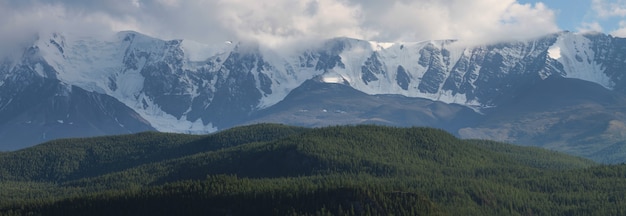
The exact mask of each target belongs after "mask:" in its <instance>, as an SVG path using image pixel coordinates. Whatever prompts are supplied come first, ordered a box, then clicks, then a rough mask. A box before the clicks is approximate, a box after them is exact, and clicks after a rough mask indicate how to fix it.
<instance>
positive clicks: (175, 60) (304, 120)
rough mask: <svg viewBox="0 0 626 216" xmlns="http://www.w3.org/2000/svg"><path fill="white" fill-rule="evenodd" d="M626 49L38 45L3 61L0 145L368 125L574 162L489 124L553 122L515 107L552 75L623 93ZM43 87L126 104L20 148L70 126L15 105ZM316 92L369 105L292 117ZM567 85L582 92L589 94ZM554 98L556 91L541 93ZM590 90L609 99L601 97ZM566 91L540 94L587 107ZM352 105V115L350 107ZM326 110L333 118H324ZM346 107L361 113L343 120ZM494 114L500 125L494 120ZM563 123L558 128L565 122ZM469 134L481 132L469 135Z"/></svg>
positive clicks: (125, 37)
mask: <svg viewBox="0 0 626 216" xmlns="http://www.w3.org/2000/svg"><path fill="white" fill-rule="evenodd" d="M624 41H625V39H622V38H615V37H612V36H609V35H603V34H576V33H570V32H560V33H555V34H550V35H546V36H545V37H541V38H537V39H533V40H528V41H512V42H504V43H498V44H487V45H475V46H469V45H467V44H463V43H461V42H459V41H453V40H439V41H424V42H398V43H381V42H372V41H363V40H357V39H350V38H334V39H329V40H326V41H323V42H321V43H319V44H314V45H310V46H308V45H302V46H299V47H301V48H294V49H292V50H290V51H284V50H274V49H271V48H268V47H266V46H264V45H263V44H259V43H255V42H250V41H242V42H235V43H230V42H229V43H223V44H215V45H203V44H199V43H195V42H193V41H188V40H169V41H166V40H161V39H158V38H153V37H149V36H146V35H142V34H140V33H137V32H119V33H117V34H114V35H112V36H102V37H99V38H98V37H81V36H75V35H69V34H62V33H49V34H46V33H42V34H40V35H39V37H38V38H37V40H35V41H34V42H33V44H32V46H30V47H26V48H25V49H24V53H22V54H21V58H18V59H17V60H15V61H11V60H9V59H7V60H5V61H2V64H1V65H0V116H11V118H12V117H13V116H23V118H20V119H17V120H16V119H9V118H8V117H7V118H4V119H1V120H0V128H3V129H6V131H7V132H11V133H10V134H11V136H12V137H9V135H7V134H9V133H4V134H0V135H2V136H0V138H2V139H3V140H4V139H5V138H6V140H8V139H9V138H11V139H12V142H11V143H4V142H3V143H2V146H1V147H0V149H4V150H7V149H18V148H23V147H26V146H29V145H33V144H34V143H35V142H38V141H45V140H49V139H52V138H58V137H78V136H85V135H87V136H91V135H106V134H120V133H132V132H138V131H146V130H158V131H166V132H180V133H192V134H205V133H209V132H214V131H217V130H222V129H226V128H230V127H233V126H236V125H241V124H248V123H254V122H263V121H270V122H284V123H290V124H297V125H309V126H312V125H332V124H359V123H377V124H387V125H400V126H407V125H410V126H413V125H420V126H432V127H438V128H444V129H447V130H449V131H450V132H452V133H454V134H458V135H466V134H470V135H468V136H465V137H480V138H488V139H496V140H506V141H511V142H515V143H519V144H526V145H546V146H547V147H550V148H553V149H557V150H563V151H568V152H573V153H577V154H578V152H580V151H578V150H575V151H570V148H573V147H571V146H568V145H567V143H569V142H570V141H569V140H568V139H569V138H567V136H569V135H565V134H564V136H562V138H559V140H555V141H554V142H560V143H561V144H558V145H557V144H554V142H552V141H551V142H547V141H545V140H542V139H535V138H533V137H535V135H532V136H530V137H529V136H523V135H506V136H504V135H502V134H503V133H508V132H500V131H498V130H496V131H495V132H493V130H491V131H492V132H490V131H487V132H484V131H485V130H482V129H481V128H498V129H499V128H505V129H506V128H508V127H507V126H506V125H505V124H506V122H500V123H493V124H495V125H496V126H494V125H493V124H492V123H490V122H493V121H494V119H500V117H498V114H497V113H509V114H511V113H514V115H512V116H511V117H512V119H510V121H511V122H520V121H526V120H525V119H528V118H527V117H524V116H525V115H526V114H528V115H532V116H537V115H541V113H549V112H551V111H549V110H540V109H538V108H530V107H542V108H545V109H549V108H548V107H545V106H543V105H542V104H541V101H540V100H529V101H528V102H529V103H528V104H524V106H521V107H527V108H529V109H530V110H534V112H535V113H534V114H533V113H529V112H521V113H520V115H517V113H516V112H513V110H515V108H516V106H513V105H511V104H513V103H514V100H516V97H518V96H519V95H524V94H530V93H526V92H527V91H530V90H532V89H533V86H537V85H544V84H545V83H550V82H551V81H550V80H548V79H549V78H550V77H562V78H573V79H578V80H583V81H588V82H591V83H595V84H597V85H599V86H601V87H602V88H604V89H605V90H606V91H610V92H614V93H616V94H624V93H625V92H624V91H623V90H624V89H625V88H624V87H623V86H624V85H626V84H625V83H624V80H626V79H622V76H623V75H622V70H621V68H624V67H626V63H625V61H624V55H623V52H624V50H626V43H625V42H624ZM37 80H51V81H52V82H58V83H60V84H61V85H64V86H68V88H76V90H75V91H66V92H67V94H68V95H69V97H75V98H79V97H82V96H72V95H73V94H74V92H77V94H78V92H86V94H93V95H100V96H98V97H102V98H109V99H112V100H116V102H110V103H111V104H112V103H117V104H118V105H119V106H118V105H115V106H114V107H107V108H106V109H105V110H113V109H114V110H116V111H111V112H108V113H107V111H104V110H103V109H102V108H101V107H103V106H95V105H94V106H85V107H81V108H80V109H77V110H80V112H85V113H104V114H101V115H104V116H105V117H101V118H83V120H82V121H84V124H85V125H91V126H89V127H87V128H91V129H90V130H88V131H85V130H75V129H73V128H72V127H66V128H64V129H63V130H62V132H57V133H56V135H54V136H51V135H50V134H49V133H48V132H47V129H46V128H43V129H42V128H36V129H30V130H20V132H22V133H21V134H20V135H19V136H22V137H31V138H32V139H23V140H19V139H13V137H15V135H13V134H17V133H14V131H13V130H10V129H11V128H23V126H20V124H23V123H24V122H35V121H40V120H37V118H46V119H54V120H52V121H57V120H63V119H59V118H60V117H59V116H64V115H65V116H67V113H66V112H63V111H58V112H54V113H51V112H44V113H45V114H44V115H43V117H42V116H41V115H39V117H37V114H34V113H33V112H28V110H31V106H37V107H40V109H42V110H56V109H55V104H51V103H46V104H39V103H17V102H18V101H20V100H22V99H18V98H20V97H27V96H28V97H30V98H32V100H34V101H46V100H47V99H46V97H49V94H48V93H49V92H45V91H47V90H46V89H44V88H38V87H35V88H34V89H35V90H37V92H30V93H29V91H32V90H29V89H32V88H33V87H31V84H32V83H37V82H39V81H37ZM311 80H316V81H318V82H322V83H329V84H343V85H345V86H346V87H348V86H349V87H350V88H352V89H354V90H356V91H358V92H362V93H364V94H357V93H354V94H352V93H351V94H350V96H349V97H355V98H353V99H354V100H347V99H346V98H340V97H335V98H333V100H334V101H328V102H323V103H320V104H319V105H315V104H313V103H310V102H309V103H308V104H307V105H306V106H308V107H313V108H314V109H315V110H318V111H319V110H322V111H323V110H324V109H325V110H326V111H327V113H319V114H315V113H311V112H309V113H306V114H305V113H297V112H296V110H298V111H299V110H309V109H308V108H306V107H304V106H300V105H296V103H299V104H302V103H303V102H302V101H299V102H296V101H298V100H297V98H296V96H295V95H297V94H300V95H302V96H300V97H303V98H307V100H314V101H323V100H324V99H323V98H325V97H324V96H323V94H333V93H331V92H330V91H333V90H331V89H328V90H327V91H313V92H312V93H315V92H317V95H310V96H306V94H308V93H309V92H306V91H301V92H300V93H298V92H294V93H293V94H292V91H294V90H297V89H299V87H301V86H302V85H303V84H304V85H307V83H310V82H309V81H311ZM546 80H547V81H546ZM568 85H571V87H569V88H572V89H574V90H575V89H576V88H577V87H578V86H583V88H584V86H585V85H586V84H581V83H570V84H568ZM302 88H306V86H302ZM302 88H300V90H302ZM320 88H322V87H320ZM79 89H81V90H79ZM345 89H346V88H336V89H335V90H340V91H344V90H345ZM585 89H586V88H585ZM345 91H348V90H345ZM545 91H551V90H550V89H548V88H546V89H545ZM589 91H590V92H598V93H600V94H604V93H603V91H599V90H598V91H597V90H594V89H589ZM559 92H560V93H559V94H558V95H557V94H553V93H552V92H538V91H535V92H534V93H533V95H539V96H540V95H543V94H546V95H553V97H555V98H563V99H565V98H570V95H576V96H575V97H578V94H576V93H574V92H573V91H559ZM27 94H28V95H27ZM338 94H340V95H342V94H347V93H345V92H344V93H338ZM389 95H401V96H404V97H397V96H396V97H394V96H389ZM581 95H584V94H581ZM589 95H591V97H593V96H592V94H589ZM374 97H377V98H374ZM358 98H360V99H358ZM416 98H417V99H416ZM413 99H415V100H413ZM81 100H83V99H81ZM107 100H108V99H107ZM281 101H282V102H281ZM347 101H352V103H353V104H345V103H346V102H347ZM574 101H576V102H575V103H574ZM574 101H572V102H571V103H564V105H567V106H568V107H564V109H565V110H578V111H577V112H581V111H584V112H585V113H591V112H592V111H590V110H593V109H595V108H593V107H589V106H587V107H588V108H591V109H589V110H587V109H583V108H584V107H586V106H584V104H585V102H584V101H579V100H575V99H574ZM87 103H88V104H97V103H95V102H87ZM107 103H109V102H107ZM324 103H326V104H324ZM342 103H344V104H342ZM376 103H379V105H378V106H377V104H376ZM533 103H534V104H533ZM321 104H324V106H328V107H330V108H325V107H321ZM360 105H362V106H360ZM596 105H598V106H601V107H602V108H599V109H601V110H602V109H604V108H603V107H605V106H610V105H607V104H606V103H602V104H596ZM122 106H125V108H122ZM104 107H106V106H104ZM296 107H297V108H296ZM348 108H349V109H351V110H352V111H353V112H352V113H348V111H349V110H347V109H348ZM344 109H346V110H344ZM469 109H472V110H474V113H471V112H469ZM506 109H511V111H507V110H506ZM311 110H313V109H311ZM493 110H498V111H493ZM607 110H610V109H608V108H607ZM77 112H79V111H77ZM343 112H346V113H343ZM38 113H39V112H38ZM492 113H494V114H493V115H495V116H490V115H492ZM525 113H526V114H525ZM602 113H603V114H602V115H605V117H603V118H597V120H598V122H597V124H599V125H613V126H612V129H610V131H619V126H620V122H621V117H620V114H619V113H613V114H611V113H610V112H608V111H607V112H604V111H602ZM300 114H302V115H300ZM329 114H330V115H329ZM478 114H481V115H482V117H481V116H480V115H478ZM77 115H78V114H77ZM568 115H569V114H563V115H559V116H560V117H561V118H565V117H566V116H568ZM70 116H72V115H70ZM291 117H296V118H295V119H294V118H291ZM115 119H117V121H123V122H120V124H117V125H111V124H116V122H115V121H116V120H115ZM589 119H593V117H590V118H589ZM63 122H65V120H63ZM564 122H565V121H564ZM566 124H569V123H566ZM572 124H574V122H572ZM122 125H123V126H122ZM81 128H84V127H81ZM465 128H466V130H463V131H459V129H465ZM472 128H474V129H476V130H477V131H478V132H471V133H468V131H471V130H472ZM523 130H524V129H520V131H518V129H515V128H514V130H513V129H512V131H511V132H510V133H514V134H515V133H519V134H523V133H526V132H524V131H523ZM3 131H5V130H3ZM481 131H483V132H481ZM15 132H17V131H15ZM553 132H559V130H554V131H553ZM560 132H563V130H561V131H560ZM588 132H589V134H588V137H593V136H605V135H606V136H614V135H615V134H613V135H611V134H608V135H607V134H604V133H602V131H601V130H596V131H588ZM532 133H537V134H536V136H537V137H539V136H546V135H547V134H546V133H547V132H546V130H543V131H536V132H532ZM584 133H586V132H584ZM472 134H478V135H472ZM586 136H587V135H586ZM35 137H39V138H38V139H34V138H35ZM618 137H619V136H618ZM618 141H619V139H614V140H613V141H611V142H607V143H608V144H602V145H603V146H601V148H595V147H593V146H592V147H591V148H594V149H593V151H594V152H607V151H608V150H607V148H611V149H621V148H622V147H621V146H622V144H620V143H619V142H618ZM590 142H593V141H590ZM605 145H606V146H605ZM613 145H615V146H613ZM609 146H610V147H609ZM608 152H611V151H608ZM616 152H617V153H616V154H615V155H610V156H609V157H611V158H613V159H611V160H607V161H608V162H620V161H623V160H624V158H626V157H624V156H623V155H622V153H620V152H621V151H616ZM594 154H595V153H594ZM581 155H586V154H581ZM586 156H590V157H594V158H598V157H599V155H597V156H596V155H586Z"/></svg>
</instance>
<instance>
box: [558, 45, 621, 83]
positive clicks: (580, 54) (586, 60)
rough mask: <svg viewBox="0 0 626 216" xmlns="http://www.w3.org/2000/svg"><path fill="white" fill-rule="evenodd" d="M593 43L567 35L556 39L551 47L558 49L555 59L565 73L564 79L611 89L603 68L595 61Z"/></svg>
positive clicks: (609, 80)
mask: <svg viewBox="0 0 626 216" xmlns="http://www.w3.org/2000/svg"><path fill="white" fill-rule="evenodd" d="M592 44H593V42H592V41H591V40H589V39H588V38H586V37H584V36H583V35H578V34H573V33H567V34H562V35H560V36H559V37H558V39H557V41H556V42H555V44H554V45H553V47H560V52H559V54H560V58H558V59H557V61H559V62H560V63H561V64H562V65H563V67H564V70H565V72H566V73H567V74H566V75H565V77H567V78H576V79H581V80H586V81H590V82H595V83H598V84H600V85H602V86H604V87H605V88H607V89H612V87H613V85H614V84H613V83H612V82H611V79H610V78H609V77H608V76H607V75H606V74H605V73H604V70H605V69H604V68H603V66H602V65H601V64H600V63H598V62H596V61H595V55H596V54H595V52H594V50H593V48H592V47H591V46H592Z"/></svg>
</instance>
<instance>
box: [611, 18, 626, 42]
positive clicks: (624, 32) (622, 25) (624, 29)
mask: <svg viewBox="0 0 626 216" xmlns="http://www.w3.org/2000/svg"><path fill="white" fill-rule="evenodd" d="M611 35H613V36H616V37H621V38H626V21H621V22H619V28H618V29H617V30H614V31H612V32H611Z"/></svg>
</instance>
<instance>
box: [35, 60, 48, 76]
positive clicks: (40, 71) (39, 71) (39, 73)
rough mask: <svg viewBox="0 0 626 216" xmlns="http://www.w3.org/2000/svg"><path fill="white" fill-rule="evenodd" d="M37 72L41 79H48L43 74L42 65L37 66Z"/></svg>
mask: <svg viewBox="0 0 626 216" xmlns="http://www.w3.org/2000/svg"><path fill="white" fill-rule="evenodd" d="M35 72H36V73H37V75H39V76H40V77H46V76H45V74H44V72H43V66H41V64H40V63H37V64H36V65H35Z"/></svg>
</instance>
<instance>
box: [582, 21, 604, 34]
mask: <svg viewBox="0 0 626 216" xmlns="http://www.w3.org/2000/svg"><path fill="white" fill-rule="evenodd" d="M577 30H578V32H582V33H585V32H602V31H603V30H602V25H600V23H598V22H584V23H582V24H581V26H580V27H578V29H577Z"/></svg>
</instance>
